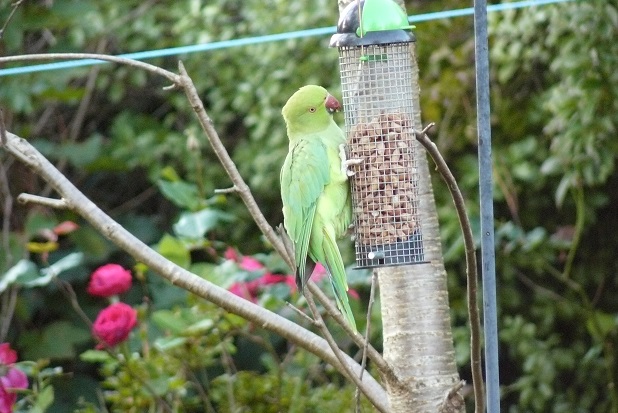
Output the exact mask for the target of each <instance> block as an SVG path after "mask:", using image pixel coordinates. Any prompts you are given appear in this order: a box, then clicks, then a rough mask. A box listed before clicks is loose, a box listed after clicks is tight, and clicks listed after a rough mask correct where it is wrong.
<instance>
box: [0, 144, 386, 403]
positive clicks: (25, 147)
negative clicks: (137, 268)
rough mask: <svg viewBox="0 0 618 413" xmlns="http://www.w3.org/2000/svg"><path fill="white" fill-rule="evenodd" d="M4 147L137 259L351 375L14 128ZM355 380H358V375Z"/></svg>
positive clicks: (349, 363) (380, 398) (368, 383)
mask: <svg viewBox="0 0 618 413" xmlns="http://www.w3.org/2000/svg"><path fill="white" fill-rule="evenodd" d="M4 149H5V150H6V151H7V152H9V153H10V154H11V155H13V156H15V157H16V158H17V159H18V160H19V161H21V162H22V163H24V164H25V165H27V166H28V167H30V168H31V169H32V170H33V171H34V172H35V173H36V174H37V175H39V176H41V177H42V178H43V179H45V180H46V181H47V182H49V183H50V184H51V185H52V186H53V187H54V189H55V190H56V191H57V192H58V194H60V196H61V197H62V199H64V200H65V202H66V204H67V207H68V208H70V209H72V210H73V211H75V212H76V213H78V214H79V215H81V216H82V217H83V218H84V219H85V220H86V221H88V222H89V223H90V224H91V225H92V226H93V228H95V229H96V230H97V231H99V232H100V233H101V234H102V235H104V236H105V237H106V238H108V239H109V240H110V241H112V242H113V243H114V244H116V245H117V246H118V247H119V248H121V249H123V250H124V251H126V252H127V253H129V254H130V255H132V256H133V257H134V258H135V259H136V260H137V261H140V262H143V263H144V264H146V265H148V266H149V267H150V268H151V269H152V270H153V271H155V272H156V273H158V274H159V275H161V276H162V277H163V278H165V279H167V280H168V281H170V282H171V283H172V284H175V285H177V286H179V287H181V288H184V289H185V290H187V291H189V292H191V293H193V294H195V295H197V296H199V297H202V298H204V299H206V300H208V301H210V302H212V303H214V304H215V305H217V306H219V307H221V308H223V309H224V310H226V311H228V312H230V313H233V314H237V315H239V316H241V317H243V318H245V319H246V320H249V321H252V322H254V323H255V324H256V325H258V326H260V327H262V328H264V329H267V330H270V331H272V332H274V333H276V334H278V335H280V336H281V337H283V338H285V339H287V340H289V341H290V342H292V343H295V344H297V345H298V346H300V347H302V348H304V349H305V350H307V351H309V352H311V353H313V354H315V355H316V356H318V357H320V358H321V359H322V360H324V361H326V362H327V363H329V364H331V365H333V366H334V367H335V368H337V369H338V370H339V371H340V372H341V373H342V374H344V375H346V376H348V374H347V370H346V369H345V368H344V366H343V365H342V363H341V362H340V361H339V359H338V358H337V356H336V355H335V353H334V352H333V351H332V350H331V349H330V348H329V346H328V343H327V342H326V341H325V340H324V339H322V338H320V337H319V336H317V335H315V334H313V333H312V332H310V331H308V330H306V329H304V328H302V327H300V326H299V325H298V324H295V323H293V322H292V321H290V320H287V319H285V318H283V317H281V316H279V315H278V314H275V313H272V312H270V311H268V310H266V309H264V308H262V307H260V306H258V305H255V304H253V303H252V302H250V301H247V300H244V299H242V298H240V297H238V296H236V295H234V294H232V293H230V292H229V291H227V290H225V289H223V288H221V287H219V286H217V285H214V284H212V283H210V282H208V281H206V280H205V279H203V278H201V277H199V276H197V275H195V274H192V273H190V272H189V271H187V270H185V269H184V268H181V267H179V266H178V265H176V264H174V263H172V262H171V261H169V260H167V259H165V258H164V257H163V256H161V255H159V254H158V253H156V252H155V251H154V250H152V249H151V248H150V247H148V246H147V245H146V244H144V243H143V242H142V241H140V240H139V239H138V238H136V237H135V236H134V235H133V234H131V233H130V232H128V231H127V230H126V229H124V228H123V227H122V226H120V225H119V224H118V223H117V222H115V221H114V220H112V219H111V218H110V217H109V216H107V215H106V214H105V213H104V212H103V211H102V210H101V209H100V208H99V207H97V206H96V205H95V204H94V203H93V202H92V201H91V200H90V199H88V198H87V197H86V196H85V195H84V194H83V193H81V192H80V191H79V190H78V189H77V188H76V187H75V186H74V185H73V184H72V183H71V182H70V181H69V180H68V179H67V178H66V177H65V176H64V175H62V173H60V172H59V171H58V170H57V169H56V168H55V167H54V166H53V165H52V164H51V163H50V162H49V161H48V160H47V159H46V158H45V157H44V156H43V155H41V154H40V153H39V152H38V151H37V150H36V149H35V148H34V147H33V146H32V145H30V144H29V143H28V142H27V141H26V140H25V139H21V138H19V137H18V136H16V135H14V134H12V133H10V132H8V133H7V143H6V144H5V145H4ZM343 362H344V363H345V366H346V367H347V368H348V369H350V370H351V371H352V372H353V375H354V376H355V377H357V376H358V375H359V374H360V370H361V369H360V365H359V364H358V363H356V362H355V361H354V360H353V359H352V358H350V357H349V356H347V355H343ZM350 379H351V380H353V379H352V378H350ZM362 382H363V383H364V390H365V391H366V393H365V395H366V396H367V398H368V399H369V400H370V401H371V403H373V404H374V406H376V407H377V408H378V409H380V411H387V410H388V402H387V399H386V394H385V392H384V389H383V388H382V387H381V386H380V385H379V384H378V383H377V382H376V381H375V379H374V378H373V377H372V376H371V375H370V374H365V375H364V376H363V380H362Z"/></svg>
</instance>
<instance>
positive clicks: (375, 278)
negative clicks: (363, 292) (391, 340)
mask: <svg viewBox="0 0 618 413" xmlns="http://www.w3.org/2000/svg"><path fill="white" fill-rule="evenodd" d="M377 282H378V273H377V271H375V270H374V271H372V272H371V290H370V292H369V304H368V305H367V322H366V327H365V345H364V346H363V355H362V357H361V374H360V377H359V378H360V379H361V380H362V379H363V373H364V372H365V368H366V367H367V351H368V349H369V333H370V332H371V310H372V309H373V304H374V302H375V290H376V284H377ZM355 396H356V413H360V391H359V389H358V388H356V395H355Z"/></svg>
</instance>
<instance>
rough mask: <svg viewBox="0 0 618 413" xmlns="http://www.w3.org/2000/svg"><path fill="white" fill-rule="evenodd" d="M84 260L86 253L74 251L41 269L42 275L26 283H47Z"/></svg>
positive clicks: (27, 284)
mask: <svg viewBox="0 0 618 413" xmlns="http://www.w3.org/2000/svg"><path fill="white" fill-rule="evenodd" d="M83 260H84V254H83V253H81V252H73V253H71V254H69V255H67V256H66V257H64V258H61V259H59V260H58V261H56V262H55V263H53V264H52V265H50V266H49V267H47V268H43V269H42V270H41V275H42V277H38V278H36V279H34V280H31V281H28V282H27V283H24V285H25V286H27V287H41V286H43V285H47V284H49V283H50V282H51V280H53V278H54V277H57V276H58V275H60V273H62V272H63V271H66V270H69V269H71V268H74V267H77V266H78V265H80V264H81V263H82V262H83Z"/></svg>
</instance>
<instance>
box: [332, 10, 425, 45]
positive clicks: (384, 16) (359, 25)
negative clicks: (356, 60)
mask: <svg viewBox="0 0 618 413" xmlns="http://www.w3.org/2000/svg"><path fill="white" fill-rule="evenodd" d="M412 28H414V26H411V25H410V24H409V23H408V16H407V15H406V12H405V11H404V10H403V9H402V8H401V7H400V6H399V5H398V4H397V3H395V2H394V1H393V0H360V5H359V0H355V1H353V2H352V3H350V4H348V6H347V7H346V8H345V9H343V11H342V12H341V17H340V18H339V23H338V24H337V34H335V35H333V37H331V41H330V46H331V47H340V46H364V45H372V44H389V43H410V42H414V41H415V40H416V39H415V37H414V34H413V33H412V32H411V31H410V29H412Z"/></svg>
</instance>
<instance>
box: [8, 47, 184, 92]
mask: <svg viewBox="0 0 618 413" xmlns="http://www.w3.org/2000/svg"><path fill="white" fill-rule="evenodd" d="M70 59H94V60H102V61H104V62H112V63H119V64H123V65H127V66H131V67H135V68H138V69H143V70H146V71H148V72H150V73H152V74H156V75H159V76H163V77H165V78H166V79H168V80H170V81H171V82H172V83H174V84H177V83H178V82H179V80H180V78H179V76H178V75H177V74H176V73H173V72H170V71H169V70H165V69H161V68H160V67H158V66H154V65H151V64H149V63H144V62H142V61H139V60H134V59H127V58H126V57H120V56H110V55H104V54H98V53H45V54H27V55H18V56H4V57H0V63H11V62H24V61H47V60H70Z"/></svg>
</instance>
